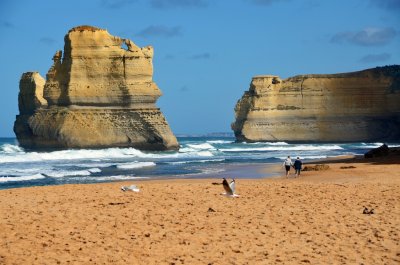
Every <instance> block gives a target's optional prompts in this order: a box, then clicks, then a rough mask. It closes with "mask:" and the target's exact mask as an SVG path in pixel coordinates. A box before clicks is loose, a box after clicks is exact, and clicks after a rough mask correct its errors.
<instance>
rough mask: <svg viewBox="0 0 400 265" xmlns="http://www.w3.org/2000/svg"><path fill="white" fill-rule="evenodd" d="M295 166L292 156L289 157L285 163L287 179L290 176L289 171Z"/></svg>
mask: <svg viewBox="0 0 400 265" xmlns="http://www.w3.org/2000/svg"><path fill="white" fill-rule="evenodd" d="M292 165H293V163H292V159H290V156H288V157H287V158H286V159H285V161H283V166H284V167H285V170H286V177H288V176H289V171H290V167H291V166H292Z"/></svg>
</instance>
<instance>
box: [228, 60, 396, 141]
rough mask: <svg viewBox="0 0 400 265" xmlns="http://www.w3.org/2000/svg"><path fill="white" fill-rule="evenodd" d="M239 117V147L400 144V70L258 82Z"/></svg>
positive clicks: (238, 108)
mask: <svg viewBox="0 0 400 265" xmlns="http://www.w3.org/2000/svg"><path fill="white" fill-rule="evenodd" d="M235 117H236V120H235V122H234V123H232V130H233V131H234V133H235V136H236V138H237V140H238V141H248V142H256V141H289V142H303V141H304V142H305V141H307V142H309V141H314V142H353V141H400V66H399V65H394V66H385V67H377V68H374V69H367V70H364V71H359V72H352V73H343V74H331V75H299V76H294V77H291V78H288V79H284V80H281V79H280V78H279V77H278V76H272V75H265V76H255V77H254V78H253V79H252V81H251V84H250V89H249V90H248V91H246V92H245V93H244V95H243V96H242V98H241V99H240V100H239V101H238V102H237V104H236V107H235Z"/></svg>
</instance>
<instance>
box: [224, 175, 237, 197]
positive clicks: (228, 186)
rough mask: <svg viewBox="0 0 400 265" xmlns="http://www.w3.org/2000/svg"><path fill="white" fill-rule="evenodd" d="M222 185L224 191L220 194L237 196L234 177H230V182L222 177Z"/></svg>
mask: <svg viewBox="0 0 400 265" xmlns="http://www.w3.org/2000/svg"><path fill="white" fill-rule="evenodd" d="M222 186H223V187H224V190H225V193H222V194H221V195H225V196H227V197H232V198H234V197H239V195H238V194H236V193H235V191H236V183H235V179H232V181H231V183H228V181H227V180H226V178H223V181H222Z"/></svg>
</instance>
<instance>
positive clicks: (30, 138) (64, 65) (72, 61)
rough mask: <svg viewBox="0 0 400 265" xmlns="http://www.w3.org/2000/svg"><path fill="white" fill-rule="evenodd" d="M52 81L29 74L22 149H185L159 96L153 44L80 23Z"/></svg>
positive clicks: (22, 96) (19, 131) (57, 59)
mask: <svg viewBox="0 0 400 265" xmlns="http://www.w3.org/2000/svg"><path fill="white" fill-rule="evenodd" d="M64 41H65V46H64V54H63V53H62V51H57V52H56V53H55V55H54V57H53V61H54V63H53V66H52V67H51V68H50V70H49V71H48V73H47V76H46V77H47V78H46V79H47V80H46V81H44V79H43V78H42V77H40V75H39V74H38V73H36V72H35V73H32V72H28V73H24V74H23V75H22V77H21V81H20V93H19V111H20V114H19V115H17V118H16V121H15V124H14V132H15V134H16V136H17V139H18V141H19V143H20V145H21V146H22V147H25V148H30V149H47V148H56V149H63V148H101V147H135V148H138V149H146V150H168V149H178V147H179V145H178V142H177V140H176V137H175V136H174V135H173V133H172V132H171V130H170V128H169V125H168V123H167V121H166V120H165V118H164V116H163V114H162V113H161V111H160V109H159V108H157V107H156V105H155V103H156V100H157V99H158V98H159V97H160V96H161V91H160V89H159V88H158V87H157V85H156V84H155V83H154V82H153V80H152V77H153V65H152V59H153V48H152V47H150V46H148V47H144V48H139V47H138V46H136V45H135V44H134V43H133V42H132V41H130V40H128V39H122V38H119V37H115V36H112V35H110V34H109V33H108V32H107V31H106V30H104V29H100V28H95V27H91V26H79V27H75V28H72V29H71V30H70V31H69V32H68V34H67V35H65V38H64Z"/></svg>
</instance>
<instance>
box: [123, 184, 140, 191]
mask: <svg viewBox="0 0 400 265" xmlns="http://www.w3.org/2000/svg"><path fill="white" fill-rule="evenodd" d="M121 190H122V191H134V192H139V191H140V190H139V188H138V187H136V185H130V186H122V187H121Z"/></svg>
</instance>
